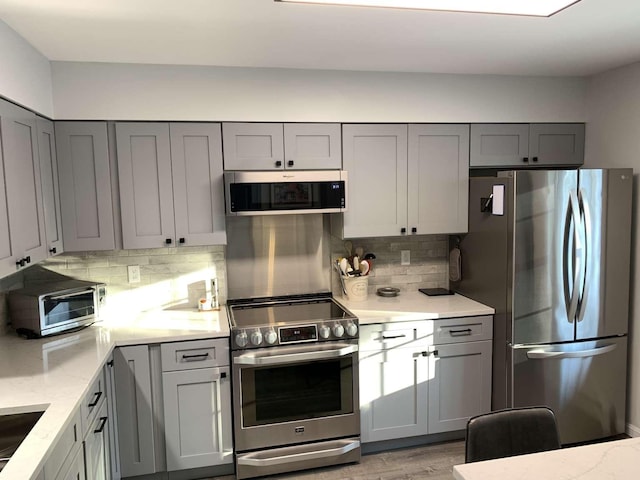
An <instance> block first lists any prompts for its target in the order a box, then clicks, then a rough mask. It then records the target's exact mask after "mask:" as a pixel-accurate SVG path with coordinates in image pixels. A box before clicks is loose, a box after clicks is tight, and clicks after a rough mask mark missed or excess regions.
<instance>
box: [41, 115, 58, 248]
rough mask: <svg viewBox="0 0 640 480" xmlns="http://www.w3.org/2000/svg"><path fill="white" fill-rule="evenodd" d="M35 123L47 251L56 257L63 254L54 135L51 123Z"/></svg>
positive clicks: (46, 121) (44, 121)
mask: <svg viewBox="0 0 640 480" xmlns="http://www.w3.org/2000/svg"><path fill="white" fill-rule="evenodd" d="M36 122H37V128H38V152H39V159H40V180H41V183H42V205H43V210H44V225H45V233H46V238H47V251H48V253H49V255H57V254H60V253H62V252H63V246H62V219H61V217H60V189H59V183H58V160H57V157H56V142H55V134H54V129H53V122H51V121H49V120H46V119H44V118H40V117H38V118H37V120H36Z"/></svg>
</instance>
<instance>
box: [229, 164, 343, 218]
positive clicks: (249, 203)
mask: <svg viewBox="0 0 640 480" xmlns="http://www.w3.org/2000/svg"><path fill="white" fill-rule="evenodd" d="M346 183H347V172H345V171H341V170H319V171H314V170H285V171H269V172H263V171H237V172H233V171H227V172H224V190H225V199H226V213H227V215H274V214H291V213H339V212H344V211H345V209H346V206H347V186H346Z"/></svg>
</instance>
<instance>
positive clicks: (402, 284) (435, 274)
mask: <svg viewBox="0 0 640 480" xmlns="http://www.w3.org/2000/svg"><path fill="white" fill-rule="evenodd" d="M349 241H350V242H351V244H352V245H353V249H354V250H355V248H356V247H362V248H363V250H364V253H365V254H366V253H373V254H375V256H376V259H375V260H374V266H373V270H372V272H371V273H370V274H369V293H370V294H371V293H375V291H376V290H377V289H378V288H380V287H396V288H399V289H400V290H404V291H415V290H418V289H419V288H438V287H440V288H449V236H448V235H407V236H406V237H392V238H389V237H384V238H352V239H349ZM403 250H408V251H409V256H410V264H409V265H401V264H400V263H401V262H400V260H401V258H400V256H401V252H402V251H403ZM331 255H332V259H334V260H335V259H337V258H339V257H344V256H346V255H347V252H346V249H345V241H344V240H341V239H339V238H336V237H332V238H331ZM332 279H333V280H332V290H333V294H334V295H341V292H340V286H339V283H338V274H337V273H334V274H333V275H332Z"/></svg>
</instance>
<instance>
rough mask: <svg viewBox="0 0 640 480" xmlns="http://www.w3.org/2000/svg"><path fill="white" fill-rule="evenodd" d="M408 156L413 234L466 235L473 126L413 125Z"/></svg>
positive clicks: (409, 206)
mask: <svg viewBox="0 0 640 480" xmlns="http://www.w3.org/2000/svg"><path fill="white" fill-rule="evenodd" d="M408 153H409V164H408V165H409V166H408V182H409V189H408V195H409V198H408V202H407V205H408V209H409V211H408V227H409V228H410V229H411V233H417V234H427V233H428V234H437V233H462V232H466V231H467V229H468V218H467V217H468V210H469V205H468V203H469V202H468V197H469V125H437V124H412V125H409V150H408Z"/></svg>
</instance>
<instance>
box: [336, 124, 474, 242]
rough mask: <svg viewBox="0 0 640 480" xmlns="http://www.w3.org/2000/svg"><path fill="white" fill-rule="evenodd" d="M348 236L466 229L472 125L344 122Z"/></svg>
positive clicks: (344, 226) (346, 233)
mask: <svg viewBox="0 0 640 480" xmlns="http://www.w3.org/2000/svg"><path fill="white" fill-rule="evenodd" d="M343 156H344V169H345V170H347V171H348V172H349V184H348V190H349V191H348V197H347V210H346V212H345V213H344V217H343V218H344V225H343V236H344V237H356V238H357V237H378V236H397V235H403V234H437V233H460V232H466V231H467V210H468V205H467V199H468V184H469V125H467V124H462V125H455V124H453V125H444V124H443V125H439V124H411V125H408V126H407V125H396V124H390V125H367V124H364V125H350V124H348V125H344V126H343Z"/></svg>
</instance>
